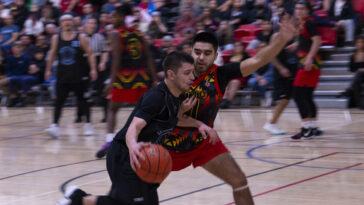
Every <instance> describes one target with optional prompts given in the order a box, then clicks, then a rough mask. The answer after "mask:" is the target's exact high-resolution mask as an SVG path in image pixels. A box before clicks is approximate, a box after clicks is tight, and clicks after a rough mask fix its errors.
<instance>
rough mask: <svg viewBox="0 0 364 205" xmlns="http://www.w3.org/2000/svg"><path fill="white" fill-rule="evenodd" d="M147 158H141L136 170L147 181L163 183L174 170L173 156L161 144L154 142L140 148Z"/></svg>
mask: <svg viewBox="0 0 364 205" xmlns="http://www.w3.org/2000/svg"><path fill="white" fill-rule="evenodd" d="M140 152H141V153H142V154H143V156H144V158H145V160H141V159H139V163H140V167H139V168H138V167H136V168H135V169H136V170H135V172H136V174H137V175H138V176H139V178H140V179H142V180H143V181H145V182H148V183H161V182H162V181H163V180H164V179H165V178H166V177H167V176H168V174H169V173H170V172H171V170H172V158H171V156H170V155H169V153H168V151H167V150H166V149H165V148H164V147H162V146H161V145H157V144H152V145H150V146H149V147H144V148H142V149H141V150H140Z"/></svg>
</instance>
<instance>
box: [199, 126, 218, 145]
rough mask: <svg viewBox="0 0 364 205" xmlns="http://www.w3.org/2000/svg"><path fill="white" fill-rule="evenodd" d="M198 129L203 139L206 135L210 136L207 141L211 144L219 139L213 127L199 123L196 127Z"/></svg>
mask: <svg viewBox="0 0 364 205" xmlns="http://www.w3.org/2000/svg"><path fill="white" fill-rule="evenodd" d="M198 131H200V133H201V135H202V136H203V138H204V139H206V138H207V137H208V136H210V140H209V142H210V143H211V144H215V143H216V142H218V141H219V140H220V139H219V135H218V134H217V132H216V130H214V129H213V128H211V127H209V126H207V125H205V124H201V125H200V126H199V127H198Z"/></svg>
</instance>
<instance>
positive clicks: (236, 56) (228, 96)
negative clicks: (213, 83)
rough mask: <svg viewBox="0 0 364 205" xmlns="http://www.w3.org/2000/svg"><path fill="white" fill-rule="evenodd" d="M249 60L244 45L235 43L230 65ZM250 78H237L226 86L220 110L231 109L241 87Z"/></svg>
mask: <svg viewBox="0 0 364 205" xmlns="http://www.w3.org/2000/svg"><path fill="white" fill-rule="evenodd" d="M247 58H249V56H248V54H246V53H245V49H244V45H243V43H242V42H240V41H235V43H234V50H233V53H232V55H231V57H230V58H229V59H228V62H229V63H238V62H241V61H243V60H245V59H247ZM247 79H248V77H246V78H236V79H233V80H231V81H230V82H229V83H228V85H227V86H226V90H225V94H224V97H223V99H222V101H221V104H220V108H222V109H225V108H229V107H230V104H231V101H232V100H233V99H234V97H235V95H236V92H237V91H238V90H239V88H240V87H241V85H245V84H246V82H247Z"/></svg>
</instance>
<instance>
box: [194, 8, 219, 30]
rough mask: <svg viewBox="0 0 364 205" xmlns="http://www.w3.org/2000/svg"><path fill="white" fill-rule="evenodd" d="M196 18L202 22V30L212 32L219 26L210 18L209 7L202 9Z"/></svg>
mask: <svg viewBox="0 0 364 205" xmlns="http://www.w3.org/2000/svg"><path fill="white" fill-rule="evenodd" d="M198 20H199V21H201V22H202V23H203V25H204V28H205V29H204V30H205V31H208V32H211V33H214V32H215V31H216V30H217V28H218V26H219V22H218V21H217V20H216V19H214V18H212V16H211V12H210V9H209V8H204V9H203V13H202V14H201V15H200V16H199V17H198Z"/></svg>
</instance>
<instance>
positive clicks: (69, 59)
mask: <svg viewBox="0 0 364 205" xmlns="http://www.w3.org/2000/svg"><path fill="white" fill-rule="evenodd" d="M59 55H60V56H61V64H63V65H72V64H74V63H75V62H76V61H75V56H76V50H75V49H74V48H73V47H70V46H64V47H62V48H61V49H59Z"/></svg>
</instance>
